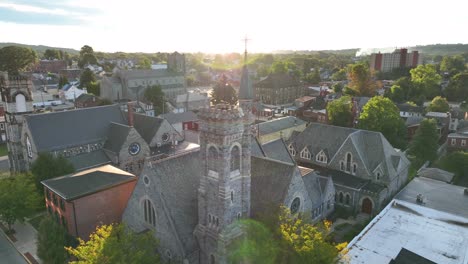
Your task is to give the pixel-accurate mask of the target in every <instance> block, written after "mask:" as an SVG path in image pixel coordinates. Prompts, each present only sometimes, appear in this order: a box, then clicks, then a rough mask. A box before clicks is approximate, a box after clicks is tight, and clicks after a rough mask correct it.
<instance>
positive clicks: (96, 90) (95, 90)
mask: <svg viewBox="0 0 468 264" xmlns="http://www.w3.org/2000/svg"><path fill="white" fill-rule="evenodd" d="M87 91H88V93H92V94H94V95H96V96H99V95H101V83H100V82H91V83H90V84H89V85H88V87H87Z"/></svg>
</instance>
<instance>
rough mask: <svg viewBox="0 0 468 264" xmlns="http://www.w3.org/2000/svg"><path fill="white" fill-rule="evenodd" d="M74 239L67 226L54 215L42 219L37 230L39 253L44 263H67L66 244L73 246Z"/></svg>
mask: <svg viewBox="0 0 468 264" xmlns="http://www.w3.org/2000/svg"><path fill="white" fill-rule="evenodd" d="M71 244H72V239H71V238H70V237H69V235H68V234H67V231H66V230H65V228H63V227H62V226H61V225H59V224H58V223H57V222H55V221H54V220H53V219H52V217H50V216H47V217H45V218H44V219H42V221H41V223H40V224H39V230H38V232H37V255H38V257H39V258H40V259H41V260H42V262H44V263H66V262H67V259H68V255H67V251H66V250H65V247H66V246H71Z"/></svg>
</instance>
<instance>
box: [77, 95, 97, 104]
mask: <svg viewBox="0 0 468 264" xmlns="http://www.w3.org/2000/svg"><path fill="white" fill-rule="evenodd" d="M94 100H96V101H97V100H99V98H98V97H97V96H95V95H93V94H86V93H83V94H80V96H78V97H77V98H76V99H75V103H86V102H93V101H94Z"/></svg>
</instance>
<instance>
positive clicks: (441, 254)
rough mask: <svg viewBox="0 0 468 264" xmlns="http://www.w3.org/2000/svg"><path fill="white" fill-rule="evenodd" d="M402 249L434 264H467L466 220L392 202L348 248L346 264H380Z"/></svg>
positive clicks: (395, 201) (467, 231)
mask: <svg viewBox="0 0 468 264" xmlns="http://www.w3.org/2000/svg"><path fill="white" fill-rule="evenodd" d="M402 248H406V249H407V250H409V251H412V252H414V253H416V254H418V255H420V256H422V257H424V258H427V259H429V260H431V261H433V262H436V263H444V264H466V263H468V218H464V217H460V216H456V215H452V214H449V213H445V212H441V211H437V210H434V209H431V208H427V207H424V206H420V205H417V204H413V203H409V202H405V201H400V200H393V201H392V202H391V203H390V204H389V205H388V206H387V207H386V208H385V209H384V210H383V211H382V212H381V213H380V214H379V215H378V216H376V217H375V218H374V219H373V220H372V221H371V222H370V223H369V225H367V227H366V228H365V229H364V230H363V231H362V232H361V233H360V234H359V235H358V236H357V237H355V238H354V239H353V240H352V241H351V242H350V244H349V245H348V249H349V252H348V254H347V257H346V258H347V259H349V263H350V264H358V263H359V264H362V263H369V264H374V263H379V264H380V263H382V264H387V263H389V262H390V260H392V259H394V258H395V257H396V256H397V255H398V253H399V252H400V250H401V249H402Z"/></svg>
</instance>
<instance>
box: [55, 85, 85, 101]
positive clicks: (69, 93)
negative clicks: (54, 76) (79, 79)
mask: <svg viewBox="0 0 468 264" xmlns="http://www.w3.org/2000/svg"><path fill="white" fill-rule="evenodd" d="M86 93H88V92H87V91H86V88H83V89H80V88H78V87H77V86H75V85H65V86H64V87H63V88H62V90H61V91H60V98H62V99H63V100H65V101H73V102H74V101H75V99H76V98H78V96H80V95H82V94H86Z"/></svg>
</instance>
